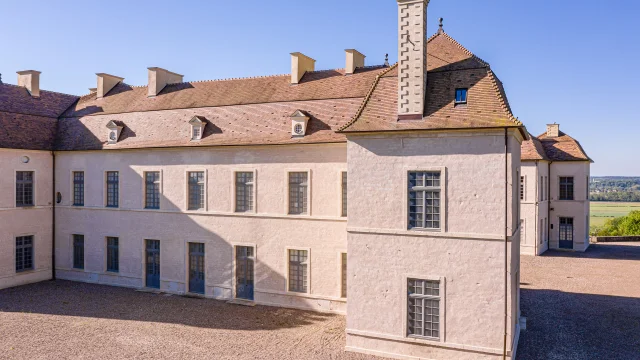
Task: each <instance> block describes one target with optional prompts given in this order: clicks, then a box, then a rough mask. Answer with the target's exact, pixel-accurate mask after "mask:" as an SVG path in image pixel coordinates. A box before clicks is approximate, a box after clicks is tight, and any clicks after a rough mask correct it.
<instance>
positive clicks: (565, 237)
mask: <svg viewBox="0 0 640 360" xmlns="http://www.w3.org/2000/svg"><path fill="white" fill-rule="evenodd" d="M559 239H560V248H563V242H573V218H565V217H561V218H560V237H559ZM571 246H572V245H571Z"/></svg>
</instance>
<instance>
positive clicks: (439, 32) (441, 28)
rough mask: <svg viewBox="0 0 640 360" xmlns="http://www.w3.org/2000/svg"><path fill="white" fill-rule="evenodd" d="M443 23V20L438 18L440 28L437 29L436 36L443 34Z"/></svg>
mask: <svg viewBox="0 0 640 360" xmlns="http://www.w3.org/2000/svg"><path fill="white" fill-rule="evenodd" d="M443 21H444V18H440V28H439V29H438V34H443V33H444V29H443V27H442V26H443V25H442V22H443Z"/></svg>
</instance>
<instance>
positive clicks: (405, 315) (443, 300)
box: [399, 274, 447, 344]
mask: <svg viewBox="0 0 640 360" xmlns="http://www.w3.org/2000/svg"><path fill="white" fill-rule="evenodd" d="M409 279H418V280H427V281H439V282H440V337H439V338H437V339H436V338H429V337H424V336H417V335H410V334H409V331H408V326H409V298H408V296H409V295H408V294H409ZM402 281H403V285H402V289H403V291H402V292H401V294H400V296H402V299H401V304H403V306H402V330H401V331H400V332H399V333H401V334H404V337H405V338H411V339H415V340H416V341H417V342H420V343H424V344H433V343H434V342H436V343H445V342H446V323H447V321H446V314H447V312H446V311H445V307H446V304H447V286H446V278H445V277H444V276H436V275H416V274H404V276H403V277H402Z"/></svg>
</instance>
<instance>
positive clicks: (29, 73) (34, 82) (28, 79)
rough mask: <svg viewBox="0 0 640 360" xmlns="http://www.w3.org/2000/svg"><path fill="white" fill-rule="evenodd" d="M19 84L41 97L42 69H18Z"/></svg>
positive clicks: (35, 95) (33, 94)
mask: <svg viewBox="0 0 640 360" xmlns="http://www.w3.org/2000/svg"><path fill="white" fill-rule="evenodd" d="M18 86H22V87H24V88H26V89H27V90H28V91H29V94H31V96H33V97H34V98H38V97H40V71H35V70H25V71H18Z"/></svg>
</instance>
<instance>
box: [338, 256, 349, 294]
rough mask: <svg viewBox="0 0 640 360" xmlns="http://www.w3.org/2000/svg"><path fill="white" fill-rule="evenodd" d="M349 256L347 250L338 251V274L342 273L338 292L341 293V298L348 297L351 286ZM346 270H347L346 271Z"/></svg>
mask: <svg viewBox="0 0 640 360" xmlns="http://www.w3.org/2000/svg"><path fill="white" fill-rule="evenodd" d="M348 258H349V256H348V255H347V250H342V251H339V252H338V270H339V271H338V274H339V275H340V278H339V280H340V281H339V284H340V286H339V291H338V293H339V294H340V296H339V297H340V298H341V299H346V298H347V288H348V286H349V275H348V271H349V262H348ZM345 270H346V271H345Z"/></svg>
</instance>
